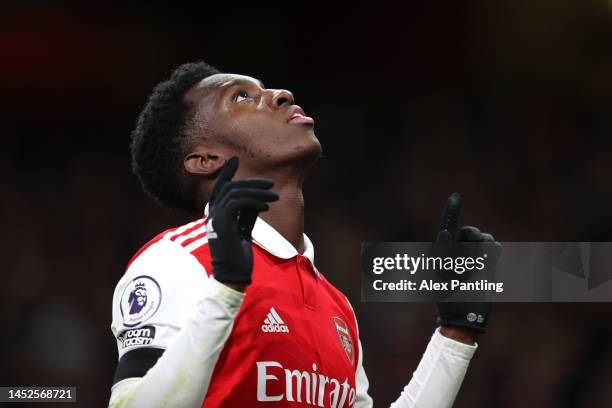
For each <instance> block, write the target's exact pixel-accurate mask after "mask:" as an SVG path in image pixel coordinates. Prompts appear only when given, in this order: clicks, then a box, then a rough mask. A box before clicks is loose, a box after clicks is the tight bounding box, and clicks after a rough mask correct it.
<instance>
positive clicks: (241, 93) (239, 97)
mask: <svg viewBox="0 0 612 408" xmlns="http://www.w3.org/2000/svg"><path fill="white" fill-rule="evenodd" d="M249 98H250V96H249V94H248V93H246V92H245V91H239V92H238V93H236V96H235V97H234V100H235V101H236V102H238V103H240V102H242V101H244V100H246V99H249Z"/></svg>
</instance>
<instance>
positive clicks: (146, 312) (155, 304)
mask: <svg viewBox="0 0 612 408" xmlns="http://www.w3.org/2000/svg"><path fill="white" fill-rule="evenodd" d="M161 300H162V293H161V288H160V286H159V284H158V283H157V281H156V280H155V279H153V278H152V277H150V276H146V275H142V276H138V277H136V278H134V279H132V281H131V282H130V283H128V285H127V286H126V287H125V289H124V290H123V294H122V295H121V316H122V317H123V325H124V326H125V327H136V326H138V325H139V324H141V323H144V322H145V321H147V320H148V319H149V318H151V316H153V315H154V314H155V312H157V310H158V309H159V305H160V304H161Z"/></svg>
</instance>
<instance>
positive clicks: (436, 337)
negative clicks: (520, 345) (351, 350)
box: [355, 329, 478, 408]
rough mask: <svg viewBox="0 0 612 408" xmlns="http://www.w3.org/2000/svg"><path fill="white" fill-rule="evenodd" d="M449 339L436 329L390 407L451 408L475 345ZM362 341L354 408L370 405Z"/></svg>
mask: <svg viewBox="0 0 612 408" xmlns="http://www.w3.org/2000/svg"><path fill="white" fill-rule="evenodd" d="M477 347H478V346H477V345H474V346H470V345H467V344H464V343H460V342H458V341H455V340H452V339H449V338H447V337H444V336H443V335H442V334H440V332H439V329H438V330H436V331H435V332H434V334H433V336H432V338H431V340H430V342H429V344H428V345H427V349H426V350H425V353H424V354H423V357H422V358H421V361H420V363H419V366H418V367H417V369H416V371H415V372H414V373H413V375H412V379H411V380H410V382H409V383H408V385H406V386H405V387H404V390H403V391H402V393H401V395H400V397H399V398H398V399H397V400H396V401H395V402H394V403H392V404H391V408H450V407H452V406H453V403H454V402H455V398H456V397H457V393H458V392H459V388H460V387H461V383H462V382H463V378H464V377H465V373H466V371H467V368H468V365H469V363H470V360H471V359H472V356H473V355H474V352H475V351H476V348H477ZM361 354H362V350H361V342H360V343H359V361H358V365H357V371H356V373H355V375H356V378H355V382H356V392H357V398H356V399H355V408H371V407H372V406H373V401H372V398H371V397H370V396H369V395H368V387H369V382H368V378H367V376H366V373H365V370H364V368H363V365H362V358H361Z"/></svg>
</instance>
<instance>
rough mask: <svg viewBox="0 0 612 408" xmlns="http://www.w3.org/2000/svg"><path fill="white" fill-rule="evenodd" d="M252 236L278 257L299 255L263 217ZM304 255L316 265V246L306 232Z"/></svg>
mask: <svg viewBox="0 0 612 408" xmlns="http://www.w3.org/2000/svg"><path fill="white" fill-rule="evenodd" d="M204 215H205V216H208V203H207V204H206V207H205V208H204ZM251 236H252V237H253V242H254V243H256V244H257V245H259V246H260V247H262V248H263V249H265V250H266V251H268V252H270V253H271V254H272V255H274V256H276V257H278V258H282V259H290V258H293V257H294V256H297V255H299V252H298V251H297V249H295V247H294V246H293V245H291V243H290V242H289V241H287V240H286V239H285V237H283V236H282V235H281V234H280V233H279V232H278V231H277V230H275V229H274V227H272V226H271V225H270V224H268V223H267V222H265V221H264V220H262V219H261V217H257V220H256V221H255V226H254V227H253V232H252V234H251ZM302 256H304V257H306V258H308V260H309V261H310V262H311V263H312V265H313V266H314V247H313V245H312V242H311V241H310V239H309V238H308V237H307V236H306V234H304V253H303V254H302Z"/></svg>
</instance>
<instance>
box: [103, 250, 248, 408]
mask: <svg viewBox="0 0 612 408" xmlns="http://www.w3.org/2000/svg"><path fill="white" fill-rule="evenodd" d="M244 296H245V295H244V294H243V293H241V292H238V291H235V290H233V289H231V288H229V287H227V286H225V285H223V284H222V283H220V282H218V281H217V280H215V279H214V277H206V271H205V270H204V268H203V267H202V266H201V265H200V263H199V262H198V261H197V259H195V257H193V256H192V255H191V254H190V253H189V252H188V251H186V250H185V249H184V248H183V247H182V246H180V245H178V244H176V243H173V242H167V241H159V242H158V243H155V244H153V245H151V246H150V247H149V248H147V249H146V250H145V251H143V252H142V253H141V254H140V255H139V256H138V257H137V258H136V260H135V261H134V262H133V263H132V264H131V265H130V267H129V268H128V271H127V272H126V274H125V276H124V277H123V278H122V279H121V280H120V282H119V284H118V285H117V289H116V290H115V295H114V297H113V323H112V331H113V333H114V334H115V336H116V338H117V344H118V347H119V363H118V365H117V371H116V373H115V381H114V385H113V387H112V392H111V398H110V402H109V407H112V408H127V407H149V408H163V407H183V408H198V407H200V406H201V405H202V401H203V399H204V397H205V395H206V393H207V390H208V385H209V384H210V379H211V377H212V373H213V371H214V368H215V365H216V363H217V360H218V358H219V355H220V353H221V351H222V349H223V347H224V345H225V342H226V341H227V338H228V337H229V335H230V333H231V330H232V327H233V322H234V319H235V317H236V315H237V313H238V311H239V309H240V306H241V305H242V302H243V300H244ZM128 340H129V341H128Z"/></svg>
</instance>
